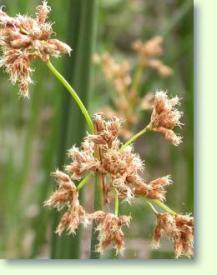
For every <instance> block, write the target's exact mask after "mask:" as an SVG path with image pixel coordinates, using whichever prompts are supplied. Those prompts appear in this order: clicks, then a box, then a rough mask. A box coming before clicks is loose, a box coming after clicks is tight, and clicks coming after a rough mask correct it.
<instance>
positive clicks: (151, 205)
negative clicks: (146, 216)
mask: <svg viewBox="0 0 217 275" xmlns="http://www.w3.org/2000/svg"><path fill="white" fill-rule="evenodd" d="M145 202H146V203H147V205H148V206H149V207H150V208H151V210H152V211H153V212H154V213H155V214H156V215H157V214H158V212H157V210H156V209H155V207H154V206H153V204H152V203H151V202H150V201H149V200H147V199H145Z"/></svg>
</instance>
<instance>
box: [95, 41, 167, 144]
mask: <svg viewBox="0 0 217 275" xmlns="http://www.w3.org/2000/svg"><path fill="white" fill-rule="evenodd" d="M162 41H163V39H162V38H161V37H154V38H152V39H151V40H149V41H147V42H146V43H144V44H143V43H142V42H141V41H135V42H134V43H133V49H134V50H135V51H136V52H137V53H138V56H139V62H138V64H136V66H137V68H135V75H134V76H131V75H132V73H131V72H133V71H134V68H133V66H131V65H130V63H129V62H128V60H126V59H124V60H123V61H122V62H120V63H119V62H118V61H116V60H115V59H114V58H113V57H112V56H111V55H110V54H109V53H108V52H106V53H104V54H102V55H99V54H95V55H94V56H93V61H94V63H96V64H101V65H102V69H103V72H104V75H105V77H106V79H108V80H109V81H110V82H111V83H112V84H113V86H114V90H115V92H116V96H114V97H112V100H113V104H114V106H113V108H110V107H108V106H105V107H104V108H102V109H101V111H102V112H103V113H104V114H105V115H106V117H107V118H109V119H111V118H112V117H114V116H117V117H119V118H120V119H122V120H124V121H125V125H124V127H122V128H121V130H120V136H122V137H123V138H124V139H129V138H130V136H132V128H133V127H134V126H135V125H136V124H137V123H138V122H139V115H140V111H141V110H147V109H150V103H151V102H150V101H152V99H153V96H151V98H148V101H147V97H146V96H145V97H144V98H140V96H139V86H140V84H141V81H143V77H142V75H143V70H144V69H146V68H153V69H155V70H156V71H157V72H159V73H160V75H161V76H164V77H168V76H170V75H171V74H172V69H171V68H169V67H168V66H166V65H164V64H163V63H162V62H161V61H160V60H159V59H156V56H159V55H161V54H162V53H163V49H162ZM131 67H132V68H131ZM149 99H151V100H150V101H149Z"/></svg>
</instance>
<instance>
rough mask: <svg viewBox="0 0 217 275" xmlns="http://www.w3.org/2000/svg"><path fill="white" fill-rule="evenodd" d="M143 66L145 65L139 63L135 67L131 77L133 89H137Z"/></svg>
mask: <svg viewBox="0 0 217 275" xmlns="http://www.w3.org/2000/svg"><path fill="white" fill-rule="evenodd" d="M144 67H145V66H144V65H143V64H139V65H138V67H137V69H136V72H135V75H134V78H133V83H132V88H131V89H132V90H134V91H137V89H138V87H139V84H140V82H141V79H142V74H143V70H144Z"/></svg>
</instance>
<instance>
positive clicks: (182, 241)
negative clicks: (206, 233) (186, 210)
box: [175, 215, 194, 258]
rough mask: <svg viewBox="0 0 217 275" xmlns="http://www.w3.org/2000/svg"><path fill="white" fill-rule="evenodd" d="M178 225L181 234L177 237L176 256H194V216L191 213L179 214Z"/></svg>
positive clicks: (177, 217)
mask: <svg viewBox="0 0 217 275" xmlns="http://www.w3.org/2000/svg"><path fill="white" fill-rule="evenodd" d="M176 227H177V229H178V232H179V234H177V236H176V239H175V254H176V257H177V258H178V257H180V256H182V255H183V256H186V257H188V258H190V257H192V256H193V245H194V218H193V217H191V216H189V215H177V216H176Z"/></svg>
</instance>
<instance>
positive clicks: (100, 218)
mask: <svg viewBox="0 0 217 275" xmlns="http://www.w3.org/2000/svg"><path fill="white" fill-rule="evenodd" d="M91 218H92V220H94V221H95V222H96V223H97V224H98V226H97V228H96V231H98V232H99V235H98V241H99V243H98V245H97V246H96V251H97V252H99V253H100V254H103V252H104V251H105V249H106V248H107V247H108V246H110V245H112V246H113V247H114V249H115V250H116V254H122V253H123V251H124V248H125V242H124V233H123V231H122V227H123V226H125V225H126V226H129V223H130V220H131V217H130V216H116V215H114V214H112V213H105V212H103V211H97V212H94V213H93V214H92V215H91Z"/></svg>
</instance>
